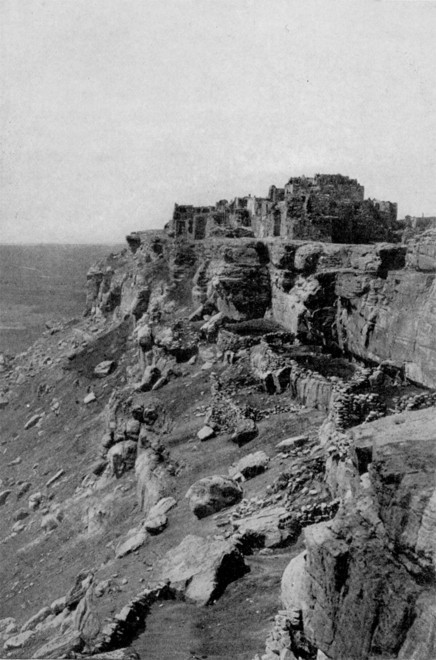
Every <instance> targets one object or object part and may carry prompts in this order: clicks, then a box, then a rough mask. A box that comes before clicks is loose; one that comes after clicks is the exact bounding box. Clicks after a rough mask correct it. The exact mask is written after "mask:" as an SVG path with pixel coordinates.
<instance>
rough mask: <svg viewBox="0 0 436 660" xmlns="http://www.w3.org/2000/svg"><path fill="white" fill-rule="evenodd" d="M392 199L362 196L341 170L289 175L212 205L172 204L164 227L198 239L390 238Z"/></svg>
mask: <svg viewBox="0 0 436 660" xmlns="http://www.w3.org/2000/svg"><path fill="white" fill-rule="evenodd" d="M396 221H397V204H394V203H392V202H385V201H379V200H375V199H364V187H363V186H361V185H360V184H359V182H358V181H357V180H356V179H350V178H349V177H347V176H342V175H341V174H316V175H315V176H314V177H305V176H302V177H291V178H290V179H289V181H288V182H287V184H286V185H285V186H284V188H277V187H276V186H274V185H273V186H271V187H270V189H269V192H268V196H267V197H253V196H251V195H248V196H245V197H236V198H235V199H234V200H232V201H231V202H228V201H227V200H225V199H224V200H220V201H219V202H217V203H216V204H215V206H192V205H179V204H176V205H175V207H174V213H173V217H172V220H171V221H170V222H169V223H168V225H167V226H166V230H167V232H169V233H170V234H171V235H173V236H175V237H185V238H187V239H190V240H202V239H204V238H213V237H225V236H227V237H239V236H251V237H256V238H266V237H270V236H271V237H282V238H289V239H294V240H315V241H324V242H328V243H372V242H379V241H390V242H392V241H396V240H398V239H397V237H396V234H395V231H396V229H397V227H396Z"/></svg>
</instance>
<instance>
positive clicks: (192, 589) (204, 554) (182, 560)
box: [158, 535, 248, 605]
mask: <svg viewBox="0 0 436 660" xmlns="http://www.w3.org/2000/svg"><path fill="white" fill-rule="evenodd" d="M158 569H159V573H160V575H161V577H162V579H163V580H168V581H169V582H170V585H171V587H172V588H173V589H175V590H176V591H177V592H179V593H180V595H181V596H182V597H184V598H186V600H188V601H191V602H194V603H197V604H198V605H207V604H209V603H210V602H211V601H213V600H215V599H216V598H218V597H219V596H220V595H221V593H222V592H223V591H224V589H225V588H226V586H227V585H228V584H229V583H230V582H232V581H233V580H235V579H237V578H239V577H241V576H242V575H244V573H246V571H247V570H248V569H247V566H246V564H245V562H244V558H243V556H242V554H241V553H240V551H239V550H238V549H237V547H236V545H235V543H234V542H232V541H229V540H212V539H210V538H202V537H200V536H193V535H189V536H186V537H185V538H184V539H183V541H182V542H181V543H180V544H179V545H178V546H177V547H175V548H172V549H171V550H169V551H168V552H167V554H166V555H165V556H164V557H163V559H162V560H161V561H160V562H159V564H158Z"/></svg>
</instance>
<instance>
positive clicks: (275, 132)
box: [0, 0, 436, 243]
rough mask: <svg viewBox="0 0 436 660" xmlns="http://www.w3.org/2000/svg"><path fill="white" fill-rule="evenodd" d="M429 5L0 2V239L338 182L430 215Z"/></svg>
mask: <svg viewBox="0 0 436 660" xmlns="http://www.w3.org/2000/svg"><path fill="white" fill-rule="evenodd" d="M435 37H436V1H432V0H422V1H421V0H385V1H384V0H362V1H361V0H164V1H163V0H0V85H1V89H2V94H1V104H0V129H1V160H0V187H1V190H0V242H3V243H4V242H23V243H33V242H87V243H98V242H108V243H116V242H120V241H123V239H124V236H125V235H126V234H127V233H129V232H130V231H135V230H141V229H150V228H159V227H163V225H164V223H165V222H167V221H168V220H169V219H170V217H171V214H172V210H173V207H174V203H176V202H177V203H179V204H183V203H191V204H212V203H214V202H215V201H216V200H218V199H223V198H226V199H231V198H232V197H234V196H236V195H241V196H242V195H247V194H253V195H259V196H265V195H266V193H267V190H268V187H269V185H270V184H272V183H274V184H276V185H278V186H283V185H284V183H285V182H286V181H287V180H288V179H289V178H290V176H298V175H301V174H306V175H308V176H311V175H313V174H315V173H317V172H320V173H341V174H345V175H348V176H350V177H352V178H357V179H358V180H359V182H360V183H361V184H363V185H364V186H365V194H366V196H368V197H375V198H378V199H388V200H391V201H396V202H398V205H399V216H400V217H403V216H404V215H405V214H410V215H421V214H424V215H436V112H435V110H436V66H435V64H434V63H435V61H436V38H435Z"/></svg>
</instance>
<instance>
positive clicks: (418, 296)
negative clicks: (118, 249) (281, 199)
mask: <svg viewBox="0 0 436 660" xmlns="http://www.w3.org/2000/svg"><path fill="white" fill-rule="evenodd" d="M138 241H139V247H138ZM406 253H407V254H406ZM435 255H436V232H433V231H429V232H426V233H424V234H421V235H420V236H419V237H418V238H415V239H414V240H413V241H412V242H411V243H410V244H409V246H408V248H406V246H404V245H398V244H395V245H389V244H385V243H378V244H373V245H346V244H331V243H330V244H329V243H316V242H302V241H291V240H289V239H283V238H282V239H280V240H274V239H271V238H266V239H260V240H253V239H246V238H245V239H244V238H241V239H210V240H203V241H196V242H189V241H184V240H174V239H171V238H169V237H168V236H165V235H164V234H162V235H159V236H154V234H153V236H148V235H147V234H146V233H145V234H144V235H142V234H140V233H139V234H137V235H135V250H134V254H131V255H130V256H126V255H123V256H122V257H120V258H119V259H118V261H119V262H120V263H117V264H115V263H113V264H112V263H111V264H110V265H109V266H107V267H105V266H103V265H101V264H100V265H99V267H98V268H93V269H92V270H91V271H90V273H89V275H88V282H89V290H88V300H87V306H88V309H89V310H93V311H94V312H98V313H100V314H105V315H107V314H115V315H116V314H117V313H122V314H126V313H133V314H134V315H135V317H136V318H137V319H138V318H139V317H140V316H141V315H142V314H149V315H151V317H152V318H154V320H155V321H156V320H159V317H160V316H161V315H162V313H164V312H165V309H166V308H167V307H168V305H170V304H171V301H178V302H180V301H182V300H183V299H184V298H185V297H186V299H187V298H189V303H190V304H192V302H193V303H194V306H195V307H198V305H199V304H203V305H206V307H207V308H208V309H210V310H212V311H213V310H215V311H220V312H222V313H223V314H224V315H225V317H226V318H228V319H233V320H246V319H254V318H261V317H263V316H264V315H265V314H267V315H268V316H269V317H271V318H272V319H274V320H275V321H277V322H278V323H280V324H281V325H283V326H284V327H285V328H286V329H289V330H290V331H291V332H292V333H294V334H295V335H296V336H297V337H298V339H300V340H301V341H303V342H304V343H314V342H315V343H320V344H323V345H326V346H327V347H329V348H330V349H337V350H341V351H347V352H348V353H352V354H354V355H356V356H359V357H361V358H365V359H370V360H374V361H376V362H380V361H385V360H390V361H392V362H393V363H394V364H396V365H397V366H399V367H404V368H405V370H406V374H407V375H408V377H410V378H411V379H412V380H414V381H416V382H419V383H421V384H424V385H427V386H432V385H433V384H435V383H436V346H435V345H434V342H433V336H436V334H435V332H434V331H433V330H434V329H435V328H436V316H435V314H434V310H433V300H434V298H435V296H436V291H435V283H434V280H435V274H436V257H435ZM138 301H139V302H140V306H139V307H138V305H139V302H138ZM117 306H118V307H117ZM117 309H118V310H119V312H117Z"/></svg>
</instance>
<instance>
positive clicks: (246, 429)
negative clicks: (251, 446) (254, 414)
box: [231, 417, 258, 447]
mask: <svg viewBox="0 0 436 660" xmlns="http://www.w3.org/2000/svg"><path fill="white" fill-rule="evenodd" d="M257 434H258V428H257V426H256V423H255V422H254V421H253V420H252V419H250V418H249V417H243V418H242V419H240V420H239V421H238V423H237V424H236V428H235V430H234V432H233V434H232V437H231V440H232V442H234V443H236V444H237V445H238V447H241V446H242V445H245V444H246V443H247V442H250V440H253V438H255V437H256V436H257Z"/></svg>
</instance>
